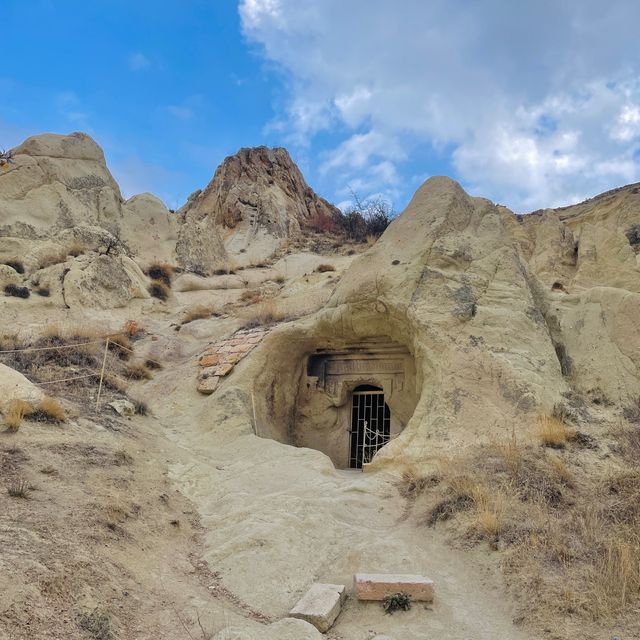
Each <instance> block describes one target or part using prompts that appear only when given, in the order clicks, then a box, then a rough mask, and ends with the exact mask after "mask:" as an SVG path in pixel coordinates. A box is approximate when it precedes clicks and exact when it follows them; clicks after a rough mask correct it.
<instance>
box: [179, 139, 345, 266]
mask: <svg viewBox="0 0 640 640" xmlns="http://www.w3.org/2000/svg"><path fill="white" fill-rule="evenodd" d="M178 213H179V214H180V219H181V220H182V221H183V222H185V223H189V221H200V220H202V219H204V218H209V219H210V220H211V221H212V222H213V223H214V225H215V226H216V228H217V229H218V230H219V232H220V235H221V236H222V237H223V239H224V244H225V249H226V251H227V252H228V253H229V254H230V255H231V256H234V257H237V259H238V260H239V261H240V262H248V261H251V260H260V259H267V258H268V257H270V256H271V255H273V253H274V252H275V251H277V250H278V248H279V247H280V245H281V244H282V242H283V241H284V240H286V239H287V238H292V237H296V236H299V235H300V234H301V233H302V232H303V230H304V228H305V227H306V226H308V224H309V223H310V221H313V220H326V219H333V218H336V217H337V216H339V215H340V212H339V210H338V209H337V208H336V207H334V206H333V205H331V204H329V203H328V202H327V201H326V200H324V199H323V198H321V197H319V196H318V195H316V193H315V192H314V191H313V189H311V187H309V185H308V184H307V183H306V181H305V179H304V177H303V175H302V173H301V172H300V169H298V167H297V166H296V164H295V162H294V161H293V160H292V159H291V156H290V155H289V153H288V151H287V150H286V149H284V148H282V147H277V148H269V147H264V146H261V147H249V148H242V149H240V150H239V151H238V152H237V153H235V154H234V155H232V156H228V157H227V158H225V160H224V161H223V162H222V164H221V165H220V166H219V167H218V168H217V170H216V172H215V174H214V176H213V179H212V180H211V182H210V183H209V184H208V185H207V187H206V188H205V189H204V190H203V191H201V192H196V193H194V194H192V195H191V196H190V197H189V200H188V201H187V203H186V204H185V205H184V206H183V207H182V208H181V209H180V210H179V212H178Z"/></svg>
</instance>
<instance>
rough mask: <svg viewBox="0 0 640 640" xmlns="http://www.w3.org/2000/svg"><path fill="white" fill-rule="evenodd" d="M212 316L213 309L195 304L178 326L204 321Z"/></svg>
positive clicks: (186, 312) (185, 313)
mask: <svg viewBox="0 0 640 640" xmlns="http://www.w3.org/2000/svg"><path fill="white" fill-rule="evenodd" d="M212 315H213V307H212V306H211V305H206V304H197V305H194V306H192V307H189V308H188V309H187V310H186V311H185V312H184V315H183V316H182V320H181V321H180V324H189V322H193V321H194V320H204V319H205V318H210V317H211V316H212Z"/></svg>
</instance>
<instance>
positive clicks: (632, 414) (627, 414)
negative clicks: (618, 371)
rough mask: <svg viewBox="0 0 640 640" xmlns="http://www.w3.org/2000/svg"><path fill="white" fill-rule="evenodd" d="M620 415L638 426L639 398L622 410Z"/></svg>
mask: <svg viewBox="0 0 640 640" xmlns="http://www.w3.org/2000/svg"><path fill="white" fill-rule="evenodd" d="M622 415H623V416H624V418H625V420H627V421H628V422H630V423H631V424H638V425H640V396H639V397H637V398H634V399H633V401H632V402H630V403H629V404H628V405H627V406H626V407H624V408H623V409H622Z"/></svg>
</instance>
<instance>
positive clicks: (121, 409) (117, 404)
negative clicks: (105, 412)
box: [107, 400, 136, 416]
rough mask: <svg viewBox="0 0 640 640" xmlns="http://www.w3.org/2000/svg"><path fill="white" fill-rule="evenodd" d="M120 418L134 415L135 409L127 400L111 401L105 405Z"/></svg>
mask: <svg viewBox="0 0 640 640" xmlns="http://www.w3.org/2000/svg"><path fill="white" fill-rule="evenodd" d="M107 406H108V407H111V408H112V409H113V410H114V411H115V412H116V413H117V414H118V415H120V416H133V415H135V413H136V407H135V405H134V404H133V402H129V400H113V401H112V402H109V403H107Z"/></svg>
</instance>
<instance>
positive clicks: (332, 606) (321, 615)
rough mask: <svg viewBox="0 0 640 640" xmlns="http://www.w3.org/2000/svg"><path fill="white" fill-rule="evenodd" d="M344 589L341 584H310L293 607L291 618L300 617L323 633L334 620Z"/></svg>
mask: <svg viewBox="0 0 640 640" xmlns="http://www.w3.org/2000/svg"><path fill="white" fill-rule="evenodd" d="M345 598H346V591H345V588H344V585H342V584H321V583H319V582H317V583H315V584H312V585H311V587H310V589H309V590H308V591H307V593H305V594H304V595H303V596H302V598H300V600H298V603H297V604H296V606H295V607H293V609H291V611H290V612H289V615H290V616H291V617H292V618H300V619H301V620H305V621H306V622H309V623H310V624H312V625H313V626H314V627H315V628H316V629H317V630H318V631H320V633H325V632H327V631H329V629H330V628H331V627H332V626H333V623H334V622H335V621H336V618H337V617H338V614H339V613H340V609H341V608H342V603H343V602H344V600H345Z"/></svg>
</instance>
